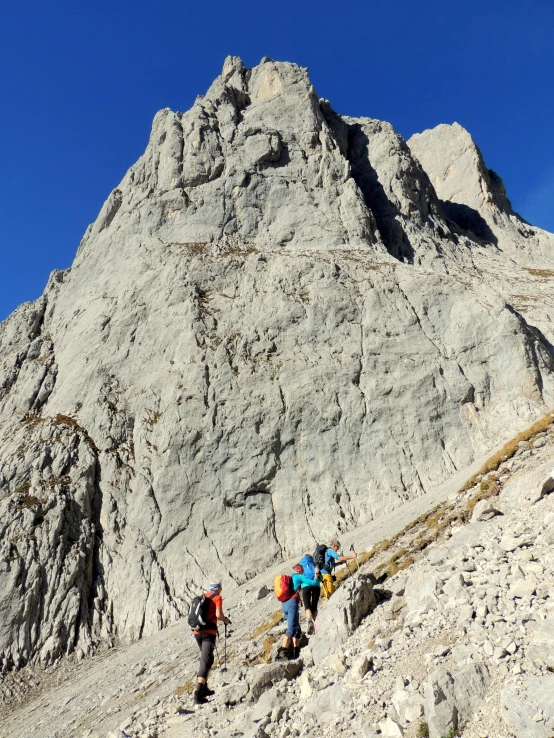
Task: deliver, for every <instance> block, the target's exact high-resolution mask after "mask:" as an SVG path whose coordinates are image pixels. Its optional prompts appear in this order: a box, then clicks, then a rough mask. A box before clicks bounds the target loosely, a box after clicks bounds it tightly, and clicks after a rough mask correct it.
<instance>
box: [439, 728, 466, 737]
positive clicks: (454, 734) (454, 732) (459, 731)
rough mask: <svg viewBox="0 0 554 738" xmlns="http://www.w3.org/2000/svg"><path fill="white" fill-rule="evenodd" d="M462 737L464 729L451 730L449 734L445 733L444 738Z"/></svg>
mask: <svg viewBox="0 0 554 738" xmlns="http://www.w3.org/2000/svg"><path fill="white" fill-rule="evenodd" d="M461 735H462V729H461V728H450V730H449V731H448V733H445V734H444V735H443V736H442V738H458V736H461Z"/></svg>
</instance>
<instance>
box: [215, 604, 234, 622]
mask: <svg viewBox="0 0 554 738" xmlns="http://www.w3.org/2000/svg"><path fill="white" fill-rule="evenodd" d="M215 616H216V618H217V619H218V620H221V622H222V623H225V625H229V624H230V623H231V621H230V620H229V618H228V617H226V616H225V615H224V614H223V603H221V604H219V603H218V604H217V605H216V606H215Z"/></svg>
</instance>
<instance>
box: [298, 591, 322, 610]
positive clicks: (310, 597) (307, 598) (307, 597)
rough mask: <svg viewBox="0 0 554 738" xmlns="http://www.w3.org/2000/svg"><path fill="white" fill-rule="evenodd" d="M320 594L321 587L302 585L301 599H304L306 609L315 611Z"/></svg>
mask: <svg viewBox="0 0 554 738" xmlns="http://www.w3.org/2000/svg"><path fill="white" fill-rule="evenodd" d="M320 594H321V589H320V588H319V587H302V599H303V600H304V607H305V608H306V610H310V611H311V612H317V603H318V602H319V595H320Z"/></svg>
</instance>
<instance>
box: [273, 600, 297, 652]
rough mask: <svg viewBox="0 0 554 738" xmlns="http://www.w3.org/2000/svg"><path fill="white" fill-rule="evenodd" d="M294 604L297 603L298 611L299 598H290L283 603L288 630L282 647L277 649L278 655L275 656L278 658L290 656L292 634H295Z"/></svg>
mask: <svg viewBox="0 0 554 738" xmlns="http://www.w3.org/2000/svg"><path fill="white" fill-rule="evenodd" d="M294 605H296V612H297V613H298V600H296V599H290V600H287V601H286V602H283V605H282V610H283V615H284V616H285V619H286V621H287V632H286V633H285V635H284V636H283V642H282V643H281V646H280V648H279V649H277V656H276V657H275V658H276V659H278V660H281V659H287V658H290V646H291V643H292V636H293V634H294V630H292V628H293V622H294Z"/></svg>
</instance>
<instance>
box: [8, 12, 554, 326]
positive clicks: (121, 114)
mask: <svg viewBox="0 0 554 738" xmlns="http://www.w3.org/2000/svg"><path fill="white" fill-rule="evenodd" d="M1 5H2V7H1V11H0V70H1V71H0V105H1V106H2V114H1V116H0V253H1V260H0V320H2V319H3V318H5V317H6V316H7V315H8V314H9V313H10V312H11V311H12V310H13V309H14V308H15V307H16V306H17V305H18V304H19V303H21V302H23V301H25V300H31V299H35V298H36V297H38V296H39V295H40V293H41V292H42V289H43V287H44V285H45V283H46V280H47V278H48V274H49V273H50V271H51V270H52V269H54V268H65V267H67V266H70V264H71V262H72V260H73V257H74V254H75V251H76V249H77V245H78V243H79V240H80V238H81V236H82V234H83V232H84V230H85V228H86V226H87V225H88V224H89V223H90V222H92V221H93V220H94V219H95V218H96V215H97V213H98V211H99V209H100V207H101V205H102V203H103V201H104V200H105V198H106V197H107V195H108V194H109V192H110V190H111V189H112V188H113V187H115V186H116V185H117V184H118V182H119V181H120V180H121V178H122V177H123V175H124V173H125V171H126V170H127V168H128V167H129V166H130V165H131V164H133V162H134V161H135V160H136V159H137V158H138V157H139V156H140V154H141V153H142V152H143V150H144V147H145V145H146V142H147V139H148V133H149V129H150V124H151V121H152V118H153V116H154V114H155V113H156V111H157V110H158V109H160V108H163V107H170V108H172V109H173V110H181V111H182V110H186V109H188V108H189V107H190V106H191V104H192V103H193V101H194V98H195V96H196V95H197V94H198V93H203V92H205V90H206V89H207V87H208V86H209V84H210V83H211V81H212V80H213V78H214V77H215V76H216V75H217V74H218V73H219V72H220V69H221V66H222V63H223V59H224V58H225V56H226V55H228V54H235V55H238V56H241V57H242V59H243V60H244V62H245V64H247V65H248V66H253V65H254V64H256V63H258V61H259V60H260V58H261V57H262V56H264V55H268V56H270V57H272V58H274V59H279V60H288V61H294V62H297V63H298V64H301V65H303V66H307V67H308V68H309V70H310V75H311V78H312V81H313V83H314V85H315V87H316V90H317V91H318V93H319V95H320V96H322V97H326V98H328V99H329V100H331V102H332V104H333V106H334V107H335V109H336V110H337V111H339V112H340V113H343V114H348V115H368V116H371V117H374V118H382V119H385V120H388V121H390V122H391V123H392V124H393V125H394V126H395V127H396V129H397V130H398V131H400V133H402V135H403V136H405V137H406V138H408V137H409V136H410V135H411V134H412V133H414V132H416V131H421V130H423V129H425V128H430V127H433V126H435V125H437V124H439V123H451V122H453V121H458V122H459V123H461V124H462V125H463V126H465V127H466V128H468V129H469V131H470V132H471V133H472V135H473V137H474V139H475V141H476V142H477V144H478V145H479V146H480V147H481V149H482V151H483V153H484V155H485V159H486V162H487V165H488V166H489V167H491V168H492V169H495V170H496V171H497V172H498V173H499V174H500V176H501V177H503V179H504V182H505V184H506V187H507V190H508V195H509V196H510V198H511V199H512V202H513V204H514V207H515V209H516V210H517V211H519V212H520V213H521V214H522V215H523V216H524V217H525V218H526V219H528V220H529V221H530V222H532V223H534V224H535V225H539V226H542V227H543V228H547V229H549V230H552V231H554V207H553V204H554V126H553V118H554V89H553V87H554V44H553V43H552V38H553V31H554V0H525V2H524V1H523V0H464V2H461V1H460V0H458V2H452V1H451V2H448V0H422V1H420V2H417V0H410V2H408V1H407V0H379V1H378V2H377V1H376V0H350V2H337V1H336V0H334V1H333V2H329V1H328V0H317V1H314V0H295V1H294V2H293V1H292V0H281V1H280V2H263V0H257V2H254V1H253V0H234V2H229V1H228V0H216V1H215V2H211V3H209V2H202V1H201V0H200V1H199V2H194V3H191V2H189V1H187V0H181V2H174V0H158V1H157V2H154V1H153V0H151V1H150V2H147V1H146V0H111V1H110V2H106V1H105V0H94V2H92V1H91V2H86V0H85V1H84V2H76V0H71V2H70V1H69V0H56V1H55V2H54V0H50V1H49V2H45V1H44V0H43V1H42V2H38V1H37V0H15V1H12V2H10V3H8V2H3V3H2V4H1Z"/></svg>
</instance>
